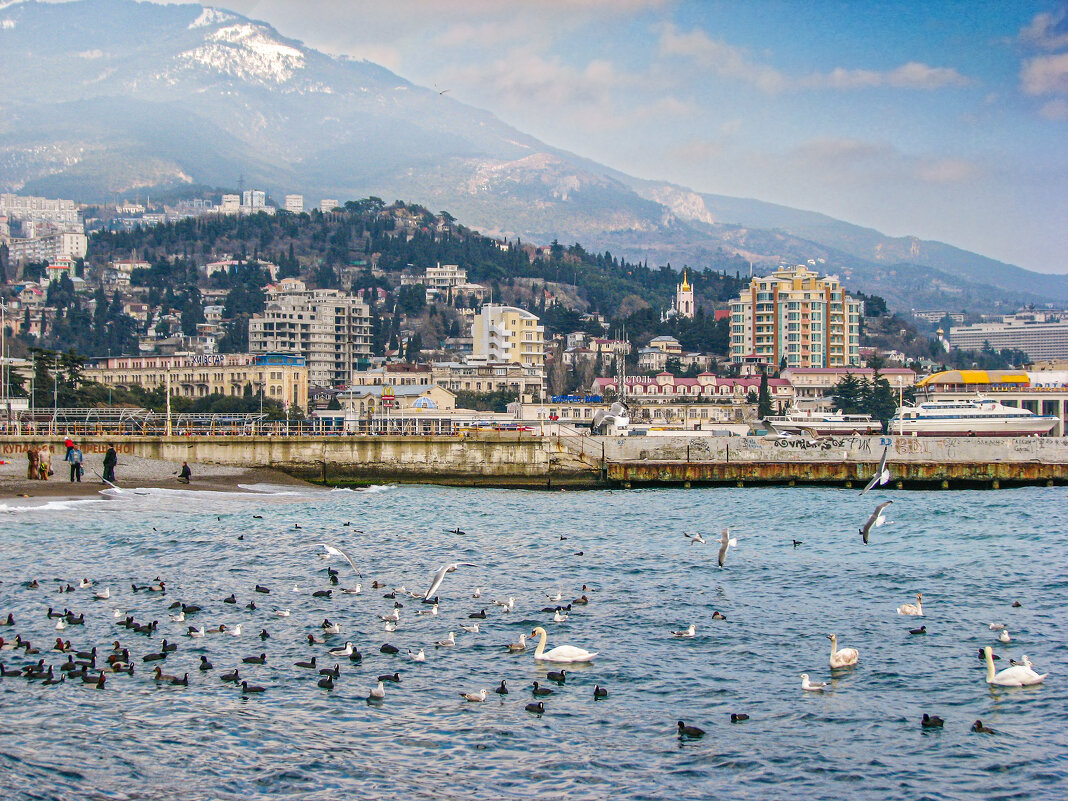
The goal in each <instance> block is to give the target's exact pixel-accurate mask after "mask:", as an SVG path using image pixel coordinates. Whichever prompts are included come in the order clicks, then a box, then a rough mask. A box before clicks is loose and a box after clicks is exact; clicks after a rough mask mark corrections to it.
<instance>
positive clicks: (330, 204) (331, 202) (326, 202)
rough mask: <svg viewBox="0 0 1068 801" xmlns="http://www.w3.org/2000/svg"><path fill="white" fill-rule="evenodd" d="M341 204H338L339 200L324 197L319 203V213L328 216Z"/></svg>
mask: <svg viewBox="0 0 1068 801" xmlns="http://www.w3.org/2000/svg"><path fill="white" fill-rule="evenodd" d="M340 205H341V204H340V203H338V202H337V198H332V197H324V198H323V199H322V200H320V201H319V211H321V212H322V213H323V214H326V213H327V212H329V211H333V210H334V209H336V208H337V207H338V206H340Z"/></svg>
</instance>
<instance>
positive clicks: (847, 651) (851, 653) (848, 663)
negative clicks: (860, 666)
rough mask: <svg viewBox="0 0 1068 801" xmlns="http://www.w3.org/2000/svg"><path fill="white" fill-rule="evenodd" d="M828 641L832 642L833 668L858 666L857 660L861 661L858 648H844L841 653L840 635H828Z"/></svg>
mask: <svg viewBox="0 0 1068 801" xmlns="http://www.w3.org/2000/svg"><path fill="white" fill-rule="evenodd" d="M827 639H829V640H830V641H831V667H832V668H842V667H852V666H853V665H855V664H857V660H858V659H860V652H859V651H857V649H856V648H843V649H842V650H840V651H839V650H838V635H837V634H828V635H827Z"/></svg>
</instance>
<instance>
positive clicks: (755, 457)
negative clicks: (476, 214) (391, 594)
mask: <svg viewBox="0 0 1068 801" xmlns="http://www.w3.org/2000/svg"><path fill="white" fill-rule="evenodd" d="M62 439H63V438H62V437H53V438H45V437H40V436H38V437H28V436H18V437H11V436H4V437H0V455H2V456H3V458H14V457H16V456H21V454H22V453H24V452H25V450H26V448H27V447H28V446H29V445H30V444H37V445H42V444H48V445H49V446H50V447H51V448H52V450H53V452H58V454H59V457H58V458H62V451H63V446H62ZM108 442H113V443H115V446H116V449H117V450H118V451H119V454H120V460H121V457H122V454H130V455H136V456H140V457H145V458H151V459H161V460H165V461H170V462H173V463H174V464H176V465H177V464H180V463H181V462H182V461H183V460H186V461H188V462H190V464H193V465H195V464H198V463H199V464H223V465H233V466H241V467H270V468H275V469H279V470H282V471H285V472H287V473H289V474H291V475H294V476H298V477H300V478H304V479H308V480H311V481H318V482H323V483H329V484H345V483H372V482H385V481H388V482H411V483H434V484H456V485H479V486H502V487H529V488H555V487H590V488H594V487H607V486H615V487H618V486H623V487H626V486H634V485H641V484H646V485H683V486H686V485H689V486H693V485H701V484H706V485H731V486H737V485H742V486H752V485H784V484H831V485H839V486H853V485H855V484H856V483H857V482H861V483H863V482H864V481H866V480H867V479H868V477H869V476H871V475H872V473H873V472H874V469H875V465H876V464H877V463H878V461H879V459H880V457H881V455H882V451H883V448H884V447H885V448H886V449H887V458H888V461H889V464H890V466H891V472H892V475H893V481H892V483H891V485H892V486H894V487H900V488H911V487H942V488H947V489H948V488H959V487H985V488H997V487H1002V486H1012V485H1019V484H1049V483H1054V484H1064V483H1068V440H1066V439H1063V438H1049V437H1027V438H1004V439H990V438H983V439H967V438H915V437H896V436H881V437H880V436H872V437H867V436H864V437H862V436H855V437H841V438H836V437H823V438H820V439H817V440H813V441H805V440H802V439H788V440H782V439H778V440H776V439H769V438H766V437H694V438H688V437H580V436H570V435H561V436H556V435H552V436H549V435H546V436H532V435H529V434H525V433H517V432H503V433H486V434H481V433H480V434H479V435H477V436H467V437H448V436H436V437H434V436H428V437H401V436H393V437H389V436H355V437H338V436H322V437H271V436H234V437H184V436H183V437H178V436H176V437H138V436H125V437H119V436H116V437H111V438H108V437H81V438H79V445H80V447H81V448H82V450H83V451H85V452H86V454H87V456H88V457H89V458H90V460H92V459H94V458H99V454H102V453H103V452H104V450H105V449H106V448H107V443H108ZM53 458H54V459H55V458H56V457H53Z"/></svg>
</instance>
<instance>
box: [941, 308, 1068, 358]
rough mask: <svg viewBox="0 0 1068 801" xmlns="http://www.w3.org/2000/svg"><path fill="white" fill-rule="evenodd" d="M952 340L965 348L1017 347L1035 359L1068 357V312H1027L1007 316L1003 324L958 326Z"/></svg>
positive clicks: (950, 331)
mask: <svg viewBox="0 0 1068 801" xmlns="http://www.w3.org/2000/svg"><path fill="white" fill-rule="evenodd" d="M949 342H950V344H951V345H952V346H953V347H954V348H960V349H961V350H982V349H983V348H987V347H990V348H993V349H994V350H1003V349H1004V348H1013V349H1016V350H1022V351H1023V352H1024V353H1026V354H1027V355H1028V356H1030V357H1031V359H1032V360H1039V359H1068V314H1065V313H1063V312H1061V313H1055V312H1023V313H1020V314H1010V315H1007V316H1005V317H1003V318H1002V320H1001V322H1000V323H978V324H976V325H954V326H951V327H950V329H949Z"/></svg>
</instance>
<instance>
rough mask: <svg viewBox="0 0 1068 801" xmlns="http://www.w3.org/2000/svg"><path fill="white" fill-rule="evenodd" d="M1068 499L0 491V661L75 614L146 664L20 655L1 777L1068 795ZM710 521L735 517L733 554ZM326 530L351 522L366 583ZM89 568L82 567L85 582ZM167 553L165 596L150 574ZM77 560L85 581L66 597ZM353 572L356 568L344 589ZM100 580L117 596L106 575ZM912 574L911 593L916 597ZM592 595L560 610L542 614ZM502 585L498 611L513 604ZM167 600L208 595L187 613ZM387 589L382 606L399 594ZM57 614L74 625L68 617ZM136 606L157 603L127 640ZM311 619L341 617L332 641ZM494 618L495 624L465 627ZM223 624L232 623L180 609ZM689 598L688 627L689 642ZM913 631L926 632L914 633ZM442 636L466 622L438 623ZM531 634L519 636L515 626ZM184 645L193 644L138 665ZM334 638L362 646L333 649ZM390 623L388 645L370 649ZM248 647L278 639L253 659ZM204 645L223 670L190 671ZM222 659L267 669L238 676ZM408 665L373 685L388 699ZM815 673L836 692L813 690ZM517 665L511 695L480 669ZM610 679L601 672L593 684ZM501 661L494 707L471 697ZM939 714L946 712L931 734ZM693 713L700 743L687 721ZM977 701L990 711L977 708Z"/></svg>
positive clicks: (257, 787) (863, 795)
mask: <svg viewBox="0 0 1068 801" xmlns="http://www.w3.org/2000/svg"><path fill="white" fill-rule="evenodd" d="M883 500H891V501H893V503H892V504H891V505H890V506H889V507H888V508H887V515H886V517H887V522H886V524H885V525H883V526H881V527H877V528H873V529H872V533H871V537H870V543H869V544H868V545H864V543H863V541H862V539H861V536H860V534H859V527H860V525H861V524H862V523H863V522H864V521H865V520H866V519H867V517H868V516H869V515H870V514H871V513H872V511H873V509H874V507H875V505H876V504H878V503H880V502H881V501H883ZM1065 500H1066V492H1065V490H1064V488H1055V487H1054V488H1021V489H1009V490H1000V491H974V492H973V491H955V492H914V491H880V490H876V491H873V492H871V493H869V494H867V495H864V496H862V495H861V494H860V493H859V491H857V490H845V489H832V488H788V487H783V488H752V489H749V488H745V489H740V488H705V489H697V488H695V489H634V490H626V491H622V490H620V491H587V492H546V491H517V490H498V489H479V488H450V487H435V486H374V487H368V488H364V489H360V490H353V489H344V490H342V489H335V490H331V489H328V488H302V487H297V488H294V487H281V486H272V485H266V484H263V485H248V486H242V487H240V488H239V489H237V490H235V491H233V492H212V491H187V490H179V489H175V490H160V489H143V490H138V489H136V488H123V489H122V490H120V491H115V490H107V491H106V492H104V493H102V494H101V495H100V496H99V497H98V498H90V499H84V498H82V499H77V500H51V501H46V502H42V501H38V500H36V499H22V498H18V499H3V500H0V565H2V570H0V618H6V616H7V615H8V613H11V614H12V615H13V616H14V621H15V625H14V626H10V627H4V626H0V637H3V638H4V640H5V643H6V642H10V641H11V640H13V639H14V637H15V635H16V633H17V634H18V635H21V636H22V637H23V638H24V639H28V640H30V641H31V643H32V645H33V646H34V647H39V648H40V654H33V655H28V654H26V653H25V651H23V650H15V651H13V650H0V661H2V662H3V663H4V666H5V669H6V670H8V671H10V670H12V669H18V668H20V667H22V666H23V665H25V664H28V663H31V662H35V661H36V660H37V659H41V658H43V659H44V660H45V663H46V664H52V665H54V666H56V667H57V668H58V666H59V665H60V664H61V663H62V662H63V661H65V659H66V655H64V654H60V653H57V652H55V651H50V650H49V649H50V648H51V646H52V643H53V642H54V641H55V639H56V637H60V636H61V637H62V638H63V639H64V640H70V641H71V643H72V645H73V646H74V647H75V648H76V649H78V650H82V651H88V650H90V649H91V648H92V647H94V646H95V647H96V648H97V649H98V653H99V654H100V655H101V657H103V656H105V655H107V654H110V653H111V651H112V643H113V641H115V640H119V641H120V642H121V644H122V645H123V646H126V647H127V648H128V649H129V651H130V653H131V655H132V661H133V662H134V664H135V667H134V675H133V676H127V675H123V674H110V673H109V674H108V678H107V682H106V686H105V687H104V688H103V689H97V688H96V687H95V686H89V685H86V684H84V683H83V682H82V681H81V680H80V679H75V680H73V681H72V680H68V681H67V682H66V683H64V684H59V685H54V686H45V685H43V684H42V682H41V681H30V680H27V679H25V678H21V677H5V678H2V679H0V798H4V799H72V798H78V799H183V800H187V801H195V800H196V799H275V798H287V799H289V798H293V799H340V798H360V799H379V798H381V799H435V800H440V799H513V798H514V799H528V798H529V799H557V798H559V799H668V798H670V799H691V798H693V799H698V798H701V799H704V798H720V797H723V798H730V799H732V800H733V801H738V799H778V798H782V799H825V798H829V797H841V798H852V799H968V801H974V799H975V798H977V797H982V798H983V799H985V800H986V801H992V800H993V799H1015V798H1020V799H1024V798H1026V799H1038V798H1050V799H1053V798H1057V799H1061V798H1065V797H1068V725H1066V710H1068V616H1066V611H1068V608H1066V607H1068V603H1066V601H1068V575H1066V566H1068V538H1066V537H1065V532H1066V530H1068V513H1066V508H1068V507H1066V503H1065ZM723 528H729V532H730V536H731V537H734V538H736V540H737V544H736V546H734V547H731V548H729V549H728V551H727V556H726V561H725V564H724V566H723V567H722V568H721V567H720V566H719V565H718V564H717V553H718V550H719V540H720V532H721V530H722V529H723ZM685 533H700V534H701V535H702V536H703V537H704V539H705V540H706V541H705V543H703V544H700V543H698V544H691V540H690V539H688V538H687V537H686V536H684V534H685ZM795 541H796V542H795ZM321 543H328V544H331V545H335V546H337V547H340V548H342V549H344V550H345V551H346V552H347V553H348V554H349V555H350V556H351V558H352V560H353V562H354V563H355V565H356V567H357V569H358V570H359V572H360V573H362V579H361V578H360V577H359V576H357V575H356V571H355V570H354V569H353V568H352V567H350V566H349V565H348V564H347V563H346V562H345V561H344V560H343V559H340V558H337V557H330V556H328V555H327V554H326V551H325V549H324V548H323V547H322V545H321ZM454 562H455V563H468V564H460V566H459V567H457V569H456V570H455V571H453V572H449V573H447V574H446V576H445V578H444V581H443V582H442V584H441V586H440V589H439V590H438V593H437V594H438V597H439V605H438V613H437V614H436V615H430V614H425V615H419V614H417V612H420V611H426V610H428V609H429V608H430V607H429V606H428V605H425V604H422V603H420V600H419V599H418V598H413V597H412V596H411V593H415V594H418V595H420V596H421V595H422V594H423V593H425V592H426V590H427V588H428V586H429V584H430V582H431V578H432V576H433V574H434V573H435V571H436V570H438V568H440V567H441V566H443V565H446V564H449V563H454ZM328 568H332V569H334V570H336V571H338V576H337V578H338V583H337V584H336V585H334V584H331V581H330V576H329V574H328V572H327V571H328ZM82 579H89V580H90V581H92V582H93V586H92V587H91V588H88V589H79V588H78V583H79V581H80V580H82ZM159 579H162V580H163V582H164V584H165V587H166V592H165V593H154V592H148V591H145V590H139V591H137V592H134V591H133V589H132V586H131V585H138V586H142V585H150V584H153V583H155V582H156V581H157V580H159ZM31 580H36V581H37V582H38V585H39V586H38V587H37V588H36V589H29V588H27V586H26V583H27V582H29V581H31ZM373 582H378V583H380V584H381V585H382V586H381V587H379V588H373V587H372V583H373ZM68 583H69V584H71V585H72V586H73V587H74V588H75V589H74V591H73V592H59V589H60V588H61V587H66V585H67V584H68ZM356 583H360V584H361V587H362V592H361V593H360V594H347V593H342V592H341V591H340V590H341V589H342V588H349V589H352V588H354V586H355V584H356ZM256 585H260V586H261V587H263V588H266V589H269V590H270V592H269V593H260V592H256V591H255V587H256ZM584 585H585V589H584ZM104 588H109V589H110V596H111V597H110V598H109V599H108V600H94V593H95V592H98V591H102V590H103V589H104ZM479 588H481V593H480V595H481V597H479V598H475V597H472V596H473V595H474V594H475V593H476V591H477V590H478V589H479ZM323 590H332V593H331V595H330V596H329V597H323V596H313V593H314V592H317V591H323ZM917 593H922V594H923V606H924V611H925V616H924V617H922V618H919V617H909V616H903V615H899V614H898V613H897V612H896V609H897V607H899V606H900V605H902V604H905V603H910V602H915V595H916V594H917ZM231 594H233V595H234V597H235V600H236V603H234V604H227V603H225V602H224V599H226V598H227V597H228V596H230V595H231ZM386 595H393V596H395V597H384V596H386ZM583 595H585V596H586V597H587V598H588V601H589V603H588V604H583V605H576V604H572V606H571V609H570V612H569V613H568V617H567V620H566V621H565V622H559V623H554V622H552V619H553V612H551V611H548V612H547V611H544V610H545V609H549V608H555V607H556V606H566V605H567V604H568V603H569V602H571V601H573V600H575V599H579V598H580V597H581V596H583ZM557 596H559V597H560V600H555V598H556V597H557ZM509 598H514V608H513V609H512V611H504V608H503V607H502V606H499V605H497V604H495V603H494V602H495V601H502V602H507V600H508V599H509ZM175 602H184V603H186V604H196V605H199V606H200V607H202V610H201V611H200V612H198V613H196V614H192V615H189V616H187V619H186V620H184V621H173V620H172V619H171V618H172V616H173V615H176V613H177V611H178V610H177V609H171V608H170V606H171V605H172V604H174V603H175ZM250 603H252V604H254V605H255V609H251V608H248V607H249V604H250ZM397 603H399V604H401V605H402V606H401V607H400V608H399V615H400V622H399V624H398V626H397V630H396V631H395V632H387V631H385V630H384V626H385V624H384V622H383V621H382V620H381V619H380V617H383V616H386V615H387V614H388V613H390V612H391V611H392V610H393V609H394V608H395V604H397ZM1014 603H1016V604H1018V605H1017V606H1014ZM49 607H52V608H53V609H55V610H58V611H62V610H64V609H70V610H71V611H73V612H74V613H75V614H76V615H84V624H82V625H71V626H68V627H67V628H66V629H65V630H62V631H57V630H56V626H55V624H56V621H55V619H52V618H49V617H48V616H47V610H48V608H49ZM276 610H278V611H280V610H289V612H290V614H289V616H288V617H280V616H278V614H277V613H276ZM482 610H485V618H484V619H482V618H471V617H470V615H472V614H481V612H482ZM717 611H718V612H719V613H720V614H721V615H723V616H725V618H726V619H725V620H718V619H714V618H713V615H714V613H715V612H717ZM116 613H118V615H119V616H120V619H124V618H125V616H126V615H132V616H133V617H134V618H135V619H136V621H137V622H139V623H147V622H151V621H158V629H157V630H156V631H155V632H154V633H153V634H151V635H150V636H146V635H142V634H136V633H133V632H132V631H131V630H130V629H127V628H124V627H120V626H119V625H117V624H118V623H119V622H120V620H119V619H116ZM324 620H329V621H331V622H334V623H338V624H340V626H341V629H342V631H341V634H339V635H334V636H326V637H325V638H324V635H323V629H322V623H323V622H324ZM476 622H477V623H478V624H479V631H478V633H469V632H467V631H465V630H464V629H463V628H461V626H463V625H467V626H471V625H473V624H474V623H476ZM991 623H994V624H1004V625H1005V626H1006V627H1007V629H1008V631H1009V634H1010V637H1011V642H1010V643H1008V644H1004V643H1002V642H1000V641H999V640H998V639H997V635H998V632H996V631H993V630H991V628H990V624H991ZM220 624H222V625H225V626H226V627H227V628H228V629H231V630H232V629H234V628H235V627H236V626H237V625H238V624H240V625H241V627H242V633H241V635H240V636H232V635H231V634H230V633H229V632H222V633H209V634H208V635H207V636H206V637H204V638H190V637H188V636H187V635H186V632H187V626H189V625H194V626H197V627H199V626H202V625H203V626H205V627H206V628H208V629H211V628H218V627H219V626H220ZM690 624H693V625H694V626H695V627H696V636H695V637H693V638H678V637H675V636H674V635H673V633H672V632H674V631H680V630H684V629H686V627H687V626H689V625H690ZM920 625H924V626H926V633H925V634H921V635H916V634H910V633H909V632H910V629H913V628H917V627H919V626H920ZM536 626H542V627H544V628H545V629H546V630H547V631H548V647H549V648H553V647H554V646H556V645H575V646H579V647H581V648H585V649H587V650H589V651H593V652H596V654H597V656H596V657H595V658H594V660H593V661H592V662H591V663H589V664H583V665H574V666H567V665H564V666H562V667H563V668H564V670H565V672H566V676H565V679H564V681H563V683H556V682H553V681H550V680H549V678H548V676H547V673H548V671H550V670H558V669H559V668H560V667H561V666H560V665H553V664H548V663H544V662H538V661H536V660H535V658H534V655H533V643H530V642H529V637H530V634H531V631H532V630H533V628H534V627H536ZM263 629H266V631H267V632H268V634H269V635H270V636H269V639H261V638H260V636H259V633H260V631H261V630H263ZM449 632H453V633H454V634H455V640H456V644H455V646H452V647H436V645H435V643H437V642H438V641H441V640H443V639H445V638H446V636H447V635H448V634H449ZM830 633H835V634H837V637H838V644H839V647H843V648H844V647H851V648H856V649H858V650H859V652H860V658H859V661H858V664H857V665H856V666H855V667H853V668H848V669H842V670H831V668H830V667H829V653H830V641H829V639H828V636H827V635H828V634H830ZM309 634H312V635H313V636H314V638H315V639H316V640H324V639H325V642H324V643H320V642H316V643H315V644H309V642H308V635H309ZM520 634H526V635H527V637H528V644H529V647H528V649H527V651H526V652H525V653H520V654H513V653H510V652H509V651H508V649H507V647H506V646H507V645H508V644H509V643H513V642H516V641H517V640H518V638H519V635H520ZM164 638H166V639H167V640H168V641H169V643H174V644H177V650H175V651H174V652H171V653H169V654H168V656H167V658H166V659H164V660H161V661H155V662H143V661H142V659H143V656H145V655H147V654H150V653H154V652H158V651H159V650H160V648H161V644H162V640H163V639H164ZM346 641H349V642H352V643H353V644H354V647H355V648H356V649H358V650H359V652H360V653H361V654H362V656H363V659H362V661H360V662H359V663H353V662H352V661H351V660H349V659H347V658H344V657H342V658H339V659H336V658H334V657H331V656H330V655H329V653H328V650H329V649H330V648H332V647H338V646H343V645H344V643H345V642H346ZM386 643H388V644H391V645H393V646H395V647H397V648H398V649H399V653H397V654H396V655H389V654H386V653H382V652H381V650H380V648H381V646H382V645H383V644H386ZM988 645H989V646H992V647H993V649H994V652H995V653H996V654H997V655H999V656H1000V661H999V662H998V668H999V669H1000V668H1002V667H1005V666H1008V665H1009V660H1010V658H1015V659H1021V658H1022V657H1023V655H1024V654H1026V655H1027V656H1028V657H1029V658H1030V659H1031V661H1032V662H1033V663H1034V666H1035V668H1036V669H1037V670H1038V671H1039V672H1040V673H1048V674H1049V676H1048V678H1047V679H1046V682H1045V683H1044V684H1043V685H1041V686H1036V687H1027V688H1018V689H1008V688H991V687H989V686H988V685H987V683H986V682H985V668H984V665H983V663H982V662H981V661H980V660H979V658H978V653H979V651H980V649H982V648H983V647H984V646H988ZM409 649H411V650H412V651H418V650H419V649H423V650H424V652H425V655H426V660H425V662H414V661H412V660H411V659H410V658H409V656H408V651H409ZM260 654H265V655H266V664H264V665H256V664H246V663H244V662H243V661H242V660H243V659H244V658H245V657H252V656H259V655H260ZM201 656H206V657H207V658H208V659H209V661H210V662H211V663H212V664H213V666H214V668H213V669H212V670H209V671H201V670H199V669H198V665H199V664H200V661H201V660H200V658H201ZM312 656H315V657H316V659H317V666H318V667H322V668H326V667H332V666H333V665H334V664H335V663H337V664H339V665H340V676H339V677H338V679H337V680H336V682H335V688H334V689H333V690H326V689H322V688H320V687H319V686H318V683H317V680H318V678H319V676H318V674H317V671H316V670H309V669H305V668H300V667H296V666H295V663H296V662H298V661H304V660H308V659H310V658H311V657H312ZM157 665H159V666H161V668H162V670H163V671H164V672H165V673H167V674H173V675H176V676H179V677H180V676H183V675H184V674H188V680H189V684H188V687H185V686H172V685H170V684H164V685H157V682H155V681H154V680H153V679H152V669H153V667H155V666H157ZM233 668H238V669H239V671H240V674H241V676H242V677H243V678H245V679H246V680H247V681H248V682H249V684H251V685H255V686H260V687H263V688H264V692H262V693H244V692H243V691H242V689H241V688H240V687H235V686H234V685H232V684H230V683H226V682H223V681H221V680H220V674H222V673H223V672H224V671H227V670H231V669H233ZM394 673H398V674H399V678H400V681H399V682H388V681H387V682H384V687H385V698H384V699H383V700H382V701H381V702H378V703H374V702H368V700H367V697H368V693H369V690H370V688H372V687H374V686H375V685H376V684H377V682H378V677H379V676H380V675H386V674H394ZM802 673H808V674H809V675H810V677H811V678H812V680H813V681H823V682H827V687H826V689H825V691H824V692H819V693H813V692H804V691H802V689H801V678H800V676H801V674H802ZM502 680H504V681H505V682H506V684H507V688H508V690H509V692H508V694H506V695H499V694H497V693H495V692H494V689H495V688H497V687H498V686H499V685H500V683H501V681H502ZM535 681H537V682H539V683H540V685H541V686H547V687H549V688H550V689H552V694H551V695H548V696H545V697H544V698H543V699H541V700H543V703H544V713H543V714H535V713H531V712H529V711H527V710H526V705H527V704H529V703H532V702H533V701H534V700H535V699H534V697H533V695H532V685H533V682H535ZM595 685H599V686H601V687H604V688H606V689H607V690H608V696H607V697H606V698H603V699H595V698H594V687H595ZM483 688H485V689H487V690H489V693H488V695H487V698H486V700H485V701H484V702H469V701H467V700H465V699H464V698H463V697H462V696H461V693H470V692H477V691H479V690H480V689H483ZM731 713H736V714H745V715H748V719H747V720H744V721H743V722H739V723H732V722H731V717H730V716H731ZM924 713H927V714H929V715H936V716H939V717H941V718H942V719H943V720H944V725H943V727H942V728H940V729H935V730H928V729H924V728H922V727H921V724H920V720H921V717H922V716H923V714H924ZM680 720H682V721H685V723H686V724H687V725H689V726H696V727H699V728H700V729H702V730H704V732H705V734H704V736H703V737H699V738H695V739H690V738H686V739H682V738H680V736H679V732H678V721H680ZM976 720H982V721H983V723H984V724H985V725H986V726H988V727H990V728H992V729H993V730H994V733H993V734H976V733H973V732H972V731H971V727H972V724H973V722H974V721H976Z"/></svg>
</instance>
